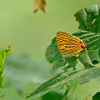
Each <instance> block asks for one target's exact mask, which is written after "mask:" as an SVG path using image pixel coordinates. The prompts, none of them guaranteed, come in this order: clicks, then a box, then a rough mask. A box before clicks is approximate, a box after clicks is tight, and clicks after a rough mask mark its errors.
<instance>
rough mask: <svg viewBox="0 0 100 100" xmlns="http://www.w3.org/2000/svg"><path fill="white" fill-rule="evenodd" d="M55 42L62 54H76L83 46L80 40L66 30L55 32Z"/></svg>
mask: <svg viewBox="0 0 100 100" xmlns="http://www.w3.org/2000/svg"><path fill="white" fill-rule="evenodd" d="M56 43H57V47H58V50H59V52H60V53H61V54H62V55H72V54H76V53H78V52H79V51H81V50H83V49H84V48H85V44H84V43H83V41H82V40H80V39H79V38H77V37H75V36H72V35H70V34H69V33H66V32H57V35H56Z"/></svg>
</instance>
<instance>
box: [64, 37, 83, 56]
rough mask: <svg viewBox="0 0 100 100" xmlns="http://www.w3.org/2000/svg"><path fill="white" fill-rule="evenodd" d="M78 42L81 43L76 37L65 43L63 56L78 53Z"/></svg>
mask: <svg viewBox="0 0 100 100" xmlns="http://www.w3.org/2000/svg"><path fill="white" fill-rule="evenodd" d="M79 41H81V40H80V39H78V38H77V37H74V36H72V37H70V38H69V39H68V40H67V41H66V43H65V49H64V52H65V55H71V54H75V53H78V51H79V49H80V46H79Z"/></svg>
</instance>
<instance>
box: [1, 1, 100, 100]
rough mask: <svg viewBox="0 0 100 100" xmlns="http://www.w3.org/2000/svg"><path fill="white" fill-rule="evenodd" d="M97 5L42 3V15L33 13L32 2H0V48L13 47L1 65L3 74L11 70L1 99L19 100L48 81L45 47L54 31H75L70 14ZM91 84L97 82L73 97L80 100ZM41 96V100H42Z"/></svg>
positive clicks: (86, 2)
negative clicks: (3, 67)
mask: <svg viewBox="0 0 100 100" xmlns="http://www.w3.org/2000/svg"><path fill="white" fill-rule="evenodd" d="M99 3H100V1H99V0H46V7H45V9H46V13H45V14H44V13H43V12H42V11H40V10H38V12H37V13H35V14H33V0H1V1H0V48H1V49H5V48H7V46H8V45H11V46H12V47H13V49H12V50H11V53H10V54H9V55H8V56H7V58H6V62H5V66H6V67H5V70H4V74H5V73H6V71H7V70H8V69H9V67H11V70H10V71H9V73H8V74H7V75H6V77H5V79H4V91H7V93H6V95H5V99H6V98H8V100H23V97H24V95H25V94H26V93H27V92H29V91H31V90H34V89H36V88H37V87H38V86H39V85H40V84H41V83H43V82H44V81H46V80H47V79H49V76H50V74H49V71H50V68H51V67H50V65H49V64H48V62H47V61H46V60H45V56H44V54H45V50H46V48H47V46H48V45H49V44H50V43H51V40H52V39H53V38H54V37H55V36H56V33H57V32H58V31H64V32H69V33H73V32H76V31H79V30H78V22H76V20H75V17H74V16H73V15H74V14H75V13H76V12H77V11H78V10H80V9H81V8H84V7H87V6H91V5H95V4H99ZM93 82H94V83H93ZM95 82H96V83H95ZM95 84H98V79H97V80H96V79H94V80H92V82H89V83H86V84H84V85H82V86H79V87H78V89H77V90H76V92H75V94H74V95H73V97H75V96H76V95H77V96H79V93H80V97H79V98H80V99H79V100H82V98H85V97H86V96H88V95H89V93H90V91H91V90H90V89H89V90H90V91H89V90H88V91H87V90H84V87H85V88H87V87H88V88H89V86H90V88H91V87H93V86H95ZM97 89H99V90H100V86H99V88H98V87H95V88H94V90H92V91H93V92H95V91H97ZM92 91H91V94H92ZM83 92H84V94H83ZM49 96H50V95H49ZM77 96H76V97H77ZM45 97H46V96H45ZM45 97H42V100H46V99H45ZM47 97H48V96H47ZM28 100H32V98H29V99H28ZM38 100H41V98H39V99H38ZM52 100H53V99H52ZM55 100H56V99H55Z"/></svg>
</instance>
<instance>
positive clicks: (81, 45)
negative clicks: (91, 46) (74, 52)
mask: <svg viewBox="0 0 100 100" xmlns="http://www.w3.org/2000/svg"><path fill="white" fill-rule="evenodd" d="M84 48H85V44H84V43H83V41H81V40H80V41H79V51H81V50H83V49H84Z"/></svg>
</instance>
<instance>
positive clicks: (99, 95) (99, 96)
mask: <svg viewBox="0 0 100 100" xmlns="http://www.w3.org/2000/svg"><path fill="white" fill-rule="evenodd" d="M92 100H100V92H97V93H96V94H95V95H94V96H93V97H92Z"/></svg>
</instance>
